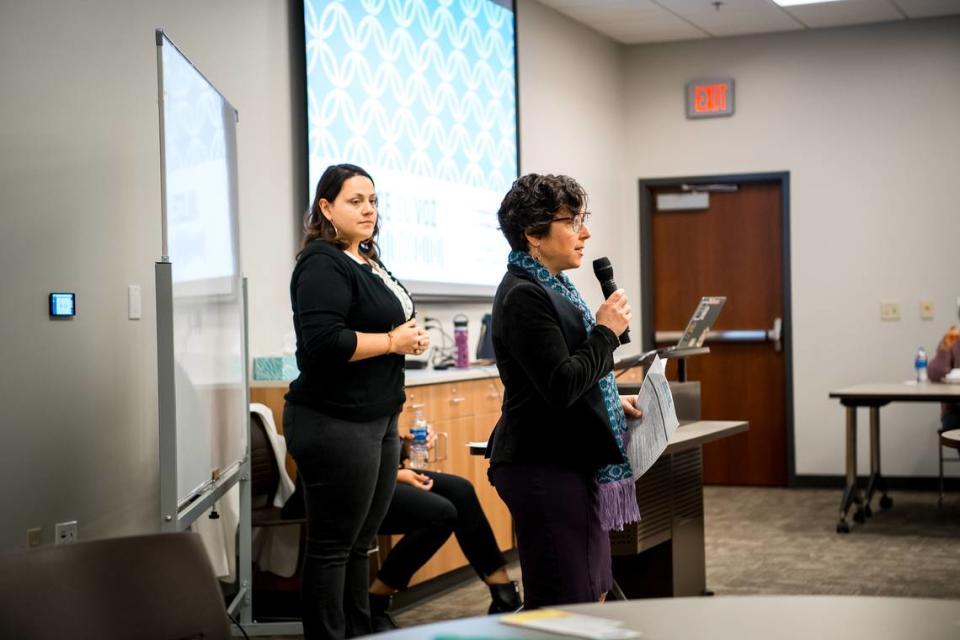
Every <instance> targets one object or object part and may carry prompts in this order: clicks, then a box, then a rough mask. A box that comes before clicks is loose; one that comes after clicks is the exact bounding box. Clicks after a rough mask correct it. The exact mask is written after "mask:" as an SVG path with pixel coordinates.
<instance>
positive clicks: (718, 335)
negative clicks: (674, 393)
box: [653, 318, 783, 351]
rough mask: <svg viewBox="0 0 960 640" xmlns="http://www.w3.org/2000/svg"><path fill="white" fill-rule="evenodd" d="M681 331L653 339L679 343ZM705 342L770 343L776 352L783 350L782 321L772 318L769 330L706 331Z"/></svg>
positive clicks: (660, 333) (663, 334) (663, 332)
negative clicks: (771, 325)
mask: <svg viewBox="0 0 960 640" xmlns="http://www.w3.org/2000/svg"><path fill="white" fill-rule="evenodd" d="M682 337H683V332H682V331H657V332H655V333H654V334H653V339H654V341H655V342H656V343H657V344H665V343H668V342H679V341H680V338H682ZM704 341H705V342H772V343H773V348H774V349H776V350H777V351H780V350H781V349H783V319H782V318H774V319H773V327H771V328H770V329H725V330H723V331H708V332H707V335H706V337H705V339H704Z"/></svg>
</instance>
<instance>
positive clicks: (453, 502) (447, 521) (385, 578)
mask: <svg viewBox="0 0 960 640" xmlns="http://www.w3.org/2000/svg"><path fill="white" fill-rule="evenodd" d="M421 473H424V474H425V475H428V476H430V477H431V478H433V487H431V489H430V491H424V490H423V489H418V488H416V487H411V486H410V485H408V484H398V485H397V487H396V489H394V492H393V500H392V501H391V502H390V508H389V509H388V510H387V517H386V518H384V520H383V524H382V525H380V533H381V534H384V535H396V534H403V538H402V539H401V540H400V542H399V543H397V546H395V547H394V548H393V549H391V550H390V553H389V555H387V559H386V560H384V562H383V567H382V568H381V569H380V573H379V575H378V576H377V577H378V578H380V581H381V582H383V583H384V584H386V585H387V586H389V587H393V588H394V589H405V588H406V587H407V585H408V584H409V583H410V578H411V577H412V576H413V574H414V573H416V571H417V569H419V568H420V567H422V566H423V565H424V564H426V562H427V561H428V560H429V559H430V558H431V557H433V554H434V553H436V552H437V550H438V549H439V548H440V547H442V546H443V543H444V542H446V541H447V538H449V537H450V533H451V532H453V533H454V534H456V536H457V542H458V543H459V544H460V549H462V550H463V555H465V556H466V557H467V560H469V561H470V566H472V567H473V569H474V571H476V572H477V575H479V576H480V578H481V579H483V578H485V577H487V576H488V575H490V574H491V573H493V572H494V571H496V570H497V569H499V568H501V567H503V566H505V565H506V564H507V560H506V558H504V557H503V554H502V553H500V548H499V547H498V546H497V540H496V538H495V537H494V535H493V531H492V530H491V529H490V523H489V522H487V518H486V516H485V515H484V514H483V510H482V509H481V508H480V502H479V501H478V500H477V494H476V492H475V491H474V489H473V485H472V484H470V481H469V480H466V479H464V478H461V477H460V476H453V475H449V474H446V473H438V472H435V471H422V472H421Z"/></svg>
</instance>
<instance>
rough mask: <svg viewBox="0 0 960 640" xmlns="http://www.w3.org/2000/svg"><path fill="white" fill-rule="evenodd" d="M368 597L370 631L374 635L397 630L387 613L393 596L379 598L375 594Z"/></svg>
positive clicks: (397, 627)
mask: <svg viewBox="0 0 960 640" xmlns="http://www.w3.org/2000/svg"><path fill="white" fill-rule="evenodd" d="M369 595H370V629H371V630H372V631H373V632H374V633H380V632H382V631H392V630H393V629H399V628H400V627H399V626H397V623H396V621H395V620H394V619H393V617H392V616H391V615H390V614H389V613H388V612H387V609H389V608H390V603H391V602H393V596H381V595H377V594H375V593H371V594H369Z"/></svg>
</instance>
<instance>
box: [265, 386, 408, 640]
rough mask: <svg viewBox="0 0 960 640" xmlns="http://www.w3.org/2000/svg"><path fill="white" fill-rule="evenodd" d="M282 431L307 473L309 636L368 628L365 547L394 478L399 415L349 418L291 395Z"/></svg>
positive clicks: (305, 591)
mask: <svg viewBox="0 0 960 640" xmlns="http://www.w3.org/2000/svg"><path fill="white" fill-rule="evenodd" d="M283 433H284V436H285V437H286V439H287V449H288V450H289V451H290V454H291V455H292V456H293V459H294V460H296V462H297V469H298V470H299V475H300V477H301V478H303V487H304V498H305V502H306V510H307V546H306V552H305V558H304V565H303V578H302V582H303V586H302V590H301V593H302V597H303V603H302V608H303V633H304V638H306V639H307V640H313V639H315V638H322V639H324V640H327V639H340V638H352V637H354V636H360V635H365V634H368V633H370V631H371V629H370V607H369V599H368V597H367V589H368V588H369V571H370V569H369V562H368V559H367V551H368V550H369V549H370V547H371V546H372V545H373V540H374V537H375V536H376V533H377V529H378V527H379V526H380V522H381V521H382V520H383V517H384V515H385V514H386V512H387V506H388V505H389V504H390V497H391V496H392V495H393V487H394V484H395V483H396V480H397V465H398V464H399V462H400V438H399V436H398V435H397V416H389V417H386V418H380V419H378V420H371V421H369V422H349V421H346V420H339V419H337V418H332V417H330V416H328V415H325V414H322V413H320V412H318V411H314V410H313V409H309V408H307V407H303V406H300V405H295V404H291V403H289V402H288V403H287V405H286V406H285V407H284V409H283Z"/></svg>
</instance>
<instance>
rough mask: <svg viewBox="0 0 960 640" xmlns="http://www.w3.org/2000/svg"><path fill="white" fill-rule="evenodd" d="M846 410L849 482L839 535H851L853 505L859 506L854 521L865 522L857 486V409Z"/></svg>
mask: <svg viewBox="0 0 960 640" xmlns="http://www.w3.org/2000/svg"><path fill="white" fill-rule="evenodd" d="M846 409H847V428H846V432H847V433H846V435H847V451H846V453H847V461H846V467H847V482H846V486H845V487H844V489H843V498H842V499H841V500H840V520H839V521H838V522H837V533H850V525H849V523H847V512H848V511H849V510H850V506H851V505H852V504H856V505H857V510H856V511H855V512H854V514H853V519H854V521H856V522H863V521H864V511H863V496H862V495H861V493H860V487H859V486H858V485H857V408H856V407H855V406H848V407H847V408H846Z"/></svg>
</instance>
